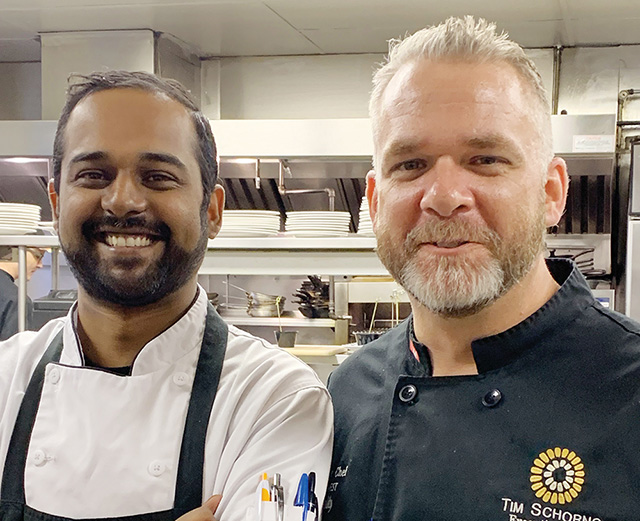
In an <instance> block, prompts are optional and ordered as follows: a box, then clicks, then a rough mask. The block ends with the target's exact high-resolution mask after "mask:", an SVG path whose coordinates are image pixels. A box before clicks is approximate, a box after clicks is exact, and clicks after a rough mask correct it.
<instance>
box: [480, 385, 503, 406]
mask: <svg viewBox="0 0 640 521" xmlns="http://www.w3.org/2000/svg"><path fill="white" fill-rule="evenodd" d="M500 400H502V393H501V392H500V390H499V389H491V390H490V391H489V392H488V393H487V394H485V395H484V397H483V398H482V405H484V406H485V407H495V406H496V405H498V403H499V402H500Z"/></svg>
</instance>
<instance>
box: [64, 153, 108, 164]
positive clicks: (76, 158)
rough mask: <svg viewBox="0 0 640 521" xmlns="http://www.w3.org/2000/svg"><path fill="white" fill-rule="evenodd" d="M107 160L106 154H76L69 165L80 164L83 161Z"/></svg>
mask: <svg viewBox="0 0 640 521" xmlns="http://www.w3.org/2000/svg"><path fill="white" fill-rule="evenodd" d="M106 158H107V154H106V153H105V152H86V153H83V154H78V155H77V156H73V157H72V158H71V161H70V163H71V164H74V163H82V162H83V161H100V160H103V159H106Z"/></svg>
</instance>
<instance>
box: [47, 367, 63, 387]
mask: <svg viewBox="0 0 640 521" xmlns="http://www.w3.org/2000/svg"><path fill="white" fill-rule="evenodd" d="M49 381H50V382H51V383H52V384H53V385H55V384H57V383H58V382H59V381H60V370H59V369H58V368H57V367H54V368H53V369H51V371H49Z"/></svg>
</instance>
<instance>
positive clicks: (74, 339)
mask: <svg viewBox="0 0 640 521" xmlns="http://www.w3.org/2000/svg"><path fill="white" fill-rule="evenodd" d="M197 291H198V295H197V297H196V299H195V300H194V302H193V304H191V307H190V308H189V309H188V311H187V312H186V313H185V314H184V315H183V316H182V317H181V318H180V319H179V320H178V321H177V322H176V323H175V324H173V325H172V326H171V327H169V328H168V329H166V330H165V331H163V332H162V333H160V334H159V335H158V336H157V337H155V338H154V339H152V340H151V341H149V342H148V343H147V344H145V346H144V347H143V348H142V350H141V351H140V352H139V353H138V355H137V356H136V357H135V359H134V361H133V366H132V369H131V376H139V375H143V374H149V373H152V372H155V371H159V370H161V369H163V368H165V367H168V366H171V365H173V364H174V363H175V362H176V361H177V360H179V359H180V358H182V357H184V356H188V355H193V354H194V352H195V351H194V350H197V352H199V349H200V345H201V344H202V338H203V336H204V326H205V318H206V315H207V305H208V300H207V294H206V292H205V291H204V290H203V289H202V288H201V287H200V286H198V289H197ZM77 305H78V303H77V302H76V303H75V304H74V305H73V306H72V307H71V309H70V310H69V313H68V315H67V320H65V324H64V332H63V348H62V355H61V356H60V363H61V364H64V365H70V366H83V365H84V356H83V354H82V348H81V347H80V341H79V339H78V335H77V333H76V325H75V324H76V321H75V317H76V316H77ZM217 318H218V320H222V319H221V318H220V317H217ZM92 369H95V368H92Z"/></svg>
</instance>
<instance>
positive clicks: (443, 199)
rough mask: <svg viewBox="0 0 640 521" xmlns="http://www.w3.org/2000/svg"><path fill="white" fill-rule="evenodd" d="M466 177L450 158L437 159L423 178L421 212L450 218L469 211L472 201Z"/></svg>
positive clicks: (464, 171) (466, 173)
mask: <svg viewBox="0 0 640 521" xmlns="http://www.w3.org/2000/svg"><path fill="white" fill-rule="evenodd" d="M468 175H469V173H468V172H467V171H466V170H465V169H464V168H462V167H461V166H460V165H458V164H457V163H456V162H455V161H454V159H453V158H451V157H450V156H442V157H439V158H438V160H437V161H436V163H435V164H434V165H433V167H432V169H431V171H430V172H429V173H428V174H427V175H425V176H423V178H424V182H425V183H426V186H425V188H424V192H423V194H422V199H421V201H420V208H421V209H422V211H424V212H427V213H431V214H435V215H437V216H439V217H451V216H453V215H454V214H457V213H461V212H465V211H467V210H469V209H470V208H471V207H472V206H473V204H474V199H473V194H472V191H471V189H470V186H469V181H470V180H469V177H468Z"/></svg>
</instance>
